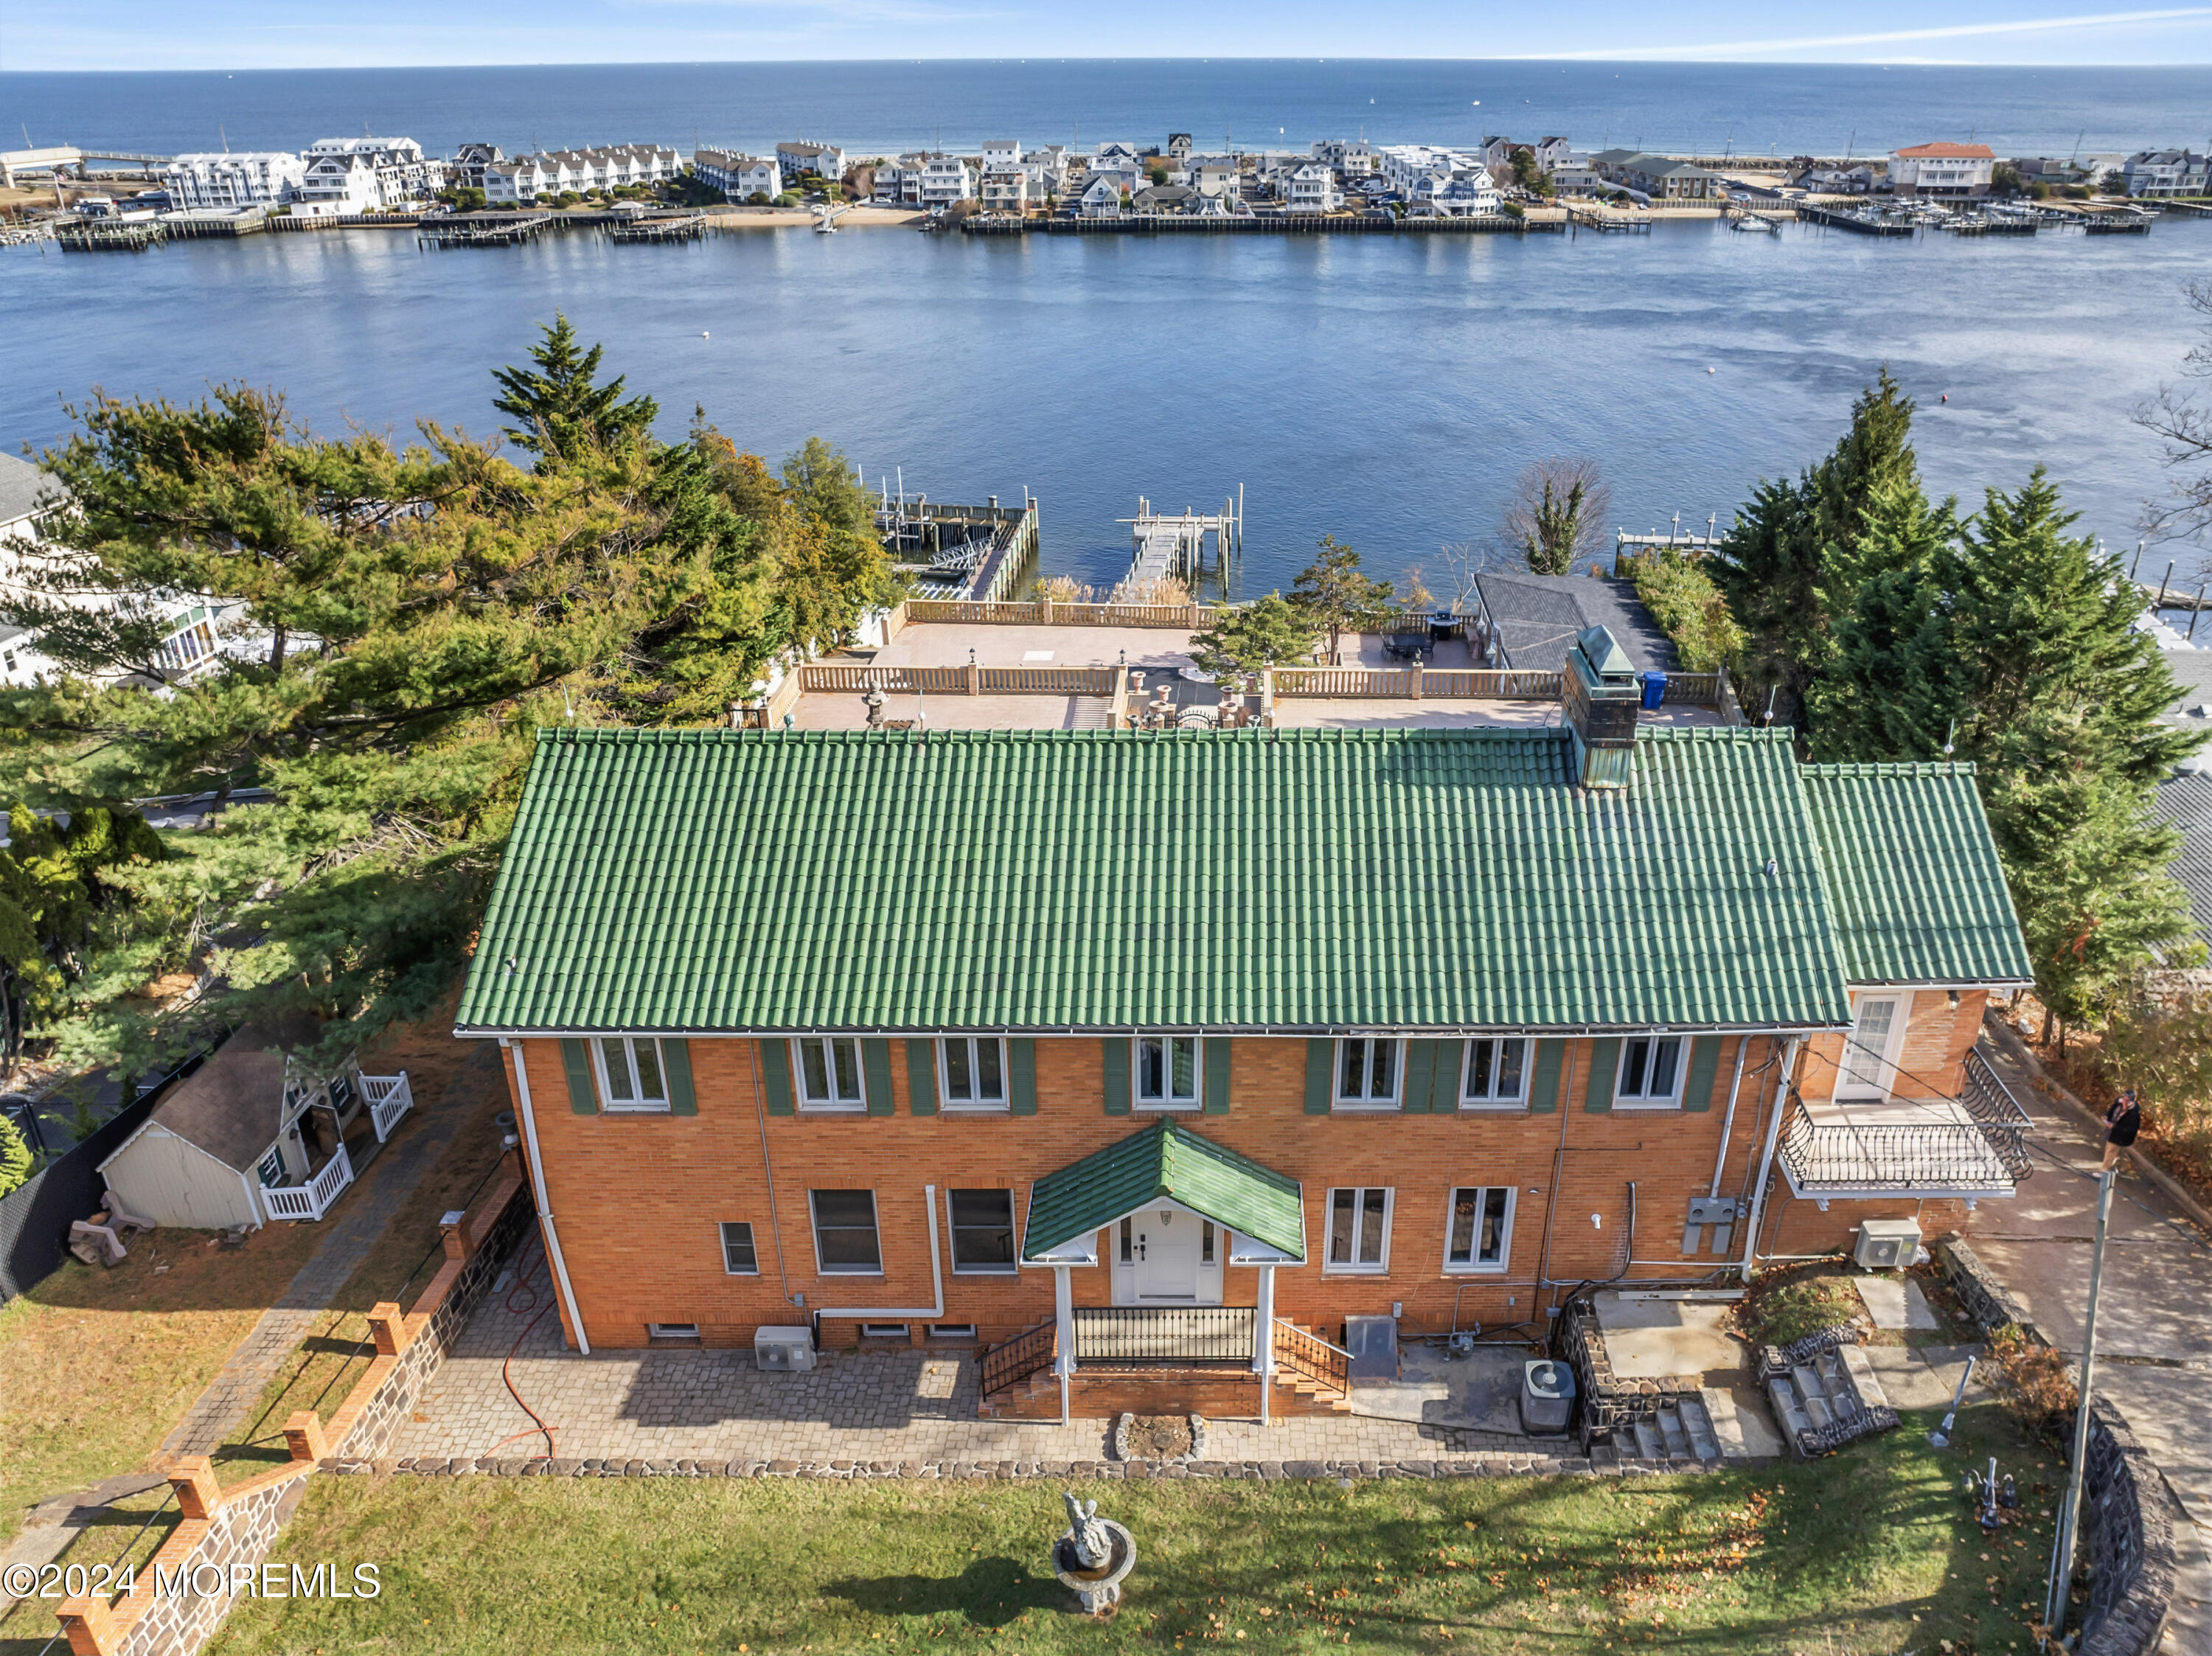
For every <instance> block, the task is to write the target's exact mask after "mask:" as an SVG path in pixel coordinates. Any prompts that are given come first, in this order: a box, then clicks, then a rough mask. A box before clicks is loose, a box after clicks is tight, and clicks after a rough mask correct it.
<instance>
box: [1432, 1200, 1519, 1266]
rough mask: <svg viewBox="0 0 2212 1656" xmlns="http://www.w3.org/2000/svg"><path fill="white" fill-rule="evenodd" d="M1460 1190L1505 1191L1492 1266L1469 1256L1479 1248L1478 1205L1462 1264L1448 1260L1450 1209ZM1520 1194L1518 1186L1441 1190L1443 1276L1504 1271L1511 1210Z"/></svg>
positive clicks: (1510, 1234) (1509, 1261)
mask: <svg viewBox="0 0 2212 1656" xmlns="http://www.w3.org/2000/svg"><path fill="white" fill-rule="evenodd" d="M1463 1190H1472V1191H1483V1192H1488V1191H1493V1190H1502V1191H1504V1192H1505V1225H1504V1238H1503V1241H1502V1243H1501V1246H1500V1247H1499V1249H1498V1262H1497V1263H1496V1264H1495V1265H1492V1264H1489V1263H1486V1262H1485V1261H1483V1260H1481V1259H1477V1258H1474V1257H1472V1256H1473V1255H1474V1254H1475V1253H1478V1252H1479V1251H1480V1248H1481V1247H1482V1210H1481V1208H1480V1206H1478V1207H1477V1208H1476V1210H1475V1216H1474V1234H1472V1235H1470V1236H1469V1237H1468V1253H1469V1255H1470V1257H1469V1258H1468V1260H1467V1261H1466V1262H1465V1263H1464V1264H1457V1265H1455V1264H1454V1263H1453V1261H1452V1256H1451V1249H1452V1219H1453V1210H1454V1208H1455V1206H1456V1204H1457V1202H1458V1198H1459V1193H1460V1192H1462V1191H1463ZM1520 1196H1521V1192H1520V1188H1519V1186H1514V1185H1454V1186H1451V1188H1450V1189H1449V1190H1447V1191H1446V1192H1444V1248H1443V1256H1444V1266H1443V1269H1444V1275H1445V1276H1447V1277H1502V1276H1504V1274H1505V1271H1506V1269H1507V1267H1508V1266H1509V1265H1511V1264H1512V1261H1513V1215H1514V1210H1515V1209H1516V1207H1517V1206H1518V1205H1519V1202H1520Z"/></svg>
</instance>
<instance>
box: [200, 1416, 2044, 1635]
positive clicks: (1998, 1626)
mask: <svg viewBox="0 0 2212 1656" xmlns="http://www.w3.org/2000/svg"><path fill="white" fill-rule="evenodd" d="M1935 1419H1936V1415H1935V1414H1934V1413H1932V1412H1931V1413H1928V1414H1924V1415H1916V1416H1907V1418H1906V1421H1905V1427H1904V1429H1902V1430H1899V1431H1897V1432H1893V1433H1888V1434H1886V1435H1882V1436H1881V1437H1878V1438H1875V1439H1870V1440H1867V1441H1862V1442H1861V1443H1858V1444H1856V1445H1853V1446H1852V1447H1850V1448H1849V1449H1848V1450H1846V1451H1845V1452H1844V1453H1841V1454H1839V1455H1837V1456H1835V1457H1832V1458H1831V1459H1826V1460H1822V1461H1819V1462H1815V1463H1813V1464H1811V1465H1789V1466H1784V1467H1779V1468H1772V1469H1767V1470H1764V1471H1742V1472H1726V1473H1719V1474H1711V1475H1704V1476H1696V1477H1652V1478H1638V1479H1634V1480H1625V1481H1615V1480H1613V1479H1609V1478H1555V1479H1549V1480H1534V1479H1449V1480H1438V1481H1435V1482H1429V1481H1423V1480H1413V1479H1407V1480H1393V1481H1389V1482H1385V1483H1357V1484H1355V1485H1353V1486H1352V1487H1351V1488H1349V1489H1345V1488H1340V1486H1338V1485H1337V1484H1334V1483H1265V1484H1258V1483H1215V1482H1212V1481H1201V1480H1188V1481H1185V1480H1176V1481H1172V1482H1169V1481H1160V1482H1151V1481H1146V1482H1141V1483H1097V1482H1090V1483H1085V1486H1084V1489H1083V1493H1084V1494H1085V1495H1096V1496H1097V1498H1098V1501H1099V1505H1100V1508H1101V1510H1102V1511H1103V1513H1106V1514H1107V1515H1108V1516H1110V1517H1113V1518H1115V1519H1118V1520H1121V1521H1122V1522H1124V1523H1126V1524H1127V1525H1128V1526H1129V1527H1130V1528H1131V1530H1132V1531H1133V1532H1134V1534H1135V1536H1136V1538H1137V1545H1138V1551H1139V1556H1138V1562H1137V1568H1136V1571H1135V1574H1134V1575H1133V1577H1132V1578H1131V1581H1130V1583H1129V1586H1128V1590H1127V1598H1126V1599H1125V1601H1124V1604H1123V1607H1122V1611H1121V1616H1120V1617H1119V1618H1118V1619H1117V1620H1116V1621H1115V1623H1112V1624H1111V1625H1110V1626H1107V1627H1097V1626H1092V1625H1091V1624H1089V1623H1085V1621H1083V1620H1082V1619H1081V1618H1080V1617H1078V1616H1077V1615H1075V1614H1074V1613H1073V1611H1072V1609H1071V1608H1070V1605H1071V1604H1072V1600H1070V1599H1069V1598H1068V1597H1067V1596H1066V1593H1065V1592H1063V1590H1062V1589H1061V1588H1060V1586H1059V1585H1058V1584H1057V1583H1056V1582H1055V1581H1054V1580H1052V1578H1051V1576H1050V1574H1048V1571H1047V1569H1046V1568H1045V1564H1044V1557H1043V1555H1044V1551H1045V1549H1046V1547H1047V1545H1048V1542H1049V1539H1050V1538H1051V1537H1052V1536H1054V1535H1055V1534H1057V1533H1058V1532H1059V1531H1060V1529H1061V1528H1062V1527H1063V1526H1064V1524H1065V1518H1064V1515H1063V1513H1062V1511H1061V1507H1060V1494H1059V1490H1058V1489H1057V1487H1055V1486H1054V1485H1052V1484H1050V1483H969V1482H958V1483H921V1482H905V1481H887V1482H883V1483H812V1482H809V1483H798V1482H782V1481H777V1480H764V1481H761V1482H757V1483H754V1482H726V1481H723V1480H720V1479H700V1480H678V1479H654V1480H652V1481H641V1480H628V1479H625V1480H620V1481H601V1480H577V1479H539V1478H531V1479H517V1478H489V1477H477V1478H458V1479H453V1478H411V1477H391V1478H371V1477H318V1478H315V1479H313V1481H312V1484H311V1487H310V1489H309V1491H308V1495H307V1499H306V1501H305V1502H304V1503H303V1505H302V1506H301V1509H300V1512H299V1513H298V1515H297V1516H296V1517H295V1520H293V1522H292V1524H291V1526H290V1527H289V1529H288V1530H287V1531H286V1532H285V1534H284V1536H283V1539H282V1540H281V1541H280V1543H279V1544H278V1547H277V1550H276V1553H275V1554H274V1555H272V1556H273V1557H274V1558H275V1559H276V1560H277V1561H278V1562H284V1563H288V1564H289V1563H291V1562H299V1563H301V1564H303V1565H306V1566H307V1567H309V1568H312V1567H313V1565H314V1564H315V1563H317V1562H325V1561H327V1562H332V1563H334V1564H337V1565H338V1566H339V1567H340V1568H341V1571H342V1573H343V1572H349V1571H350V1569H351V1568H352V1566H353V1565H355V1564H356V1563H358V1562H374V1563H375V1564H377V1565H378V1566H379V1569H380V1577H381V1580H382V1584H383V1592H382V1593H381V1595H380V1597H378V1598H375V1599H373V1600H362V1599H356V1600H352V1601H350V1602H348V1601H331V1600H317V1599H307V1598H300V1599H290V1600H264V1601H258V1602H254V1601H241V1602H240V1604H239V1605H238V1607H237V1608H236V1609H235V1610H234V1611H233V1612H232V1614H231V1616H230V1618H229V1620H228V1623H226V1624H225V1626H224V1628H223V1629H222V1632H221V1633H220V1634H219V1635H217V1638H216V1641H215V1642H214V1643H213V1644H212V1645H211V1646H210V1656H262V1653H285V1656H293V1653H305V1652H308V1651H315V1650H325V1651H333V1652H334V1651H337V1650H341V1649H348V1650H356V1649H375V1650H380V1651H386V1652H409V1653H415V1652H420V1653H449V1652H450V1653H459V1652H475V1651H481V1650H484V1649H488V1648H500V1649H511V1650H529V1649H544V1650H586V1649H588V1650H592V1651H595V1652H616V1653H624V1652H675V1651H681V1652H692V1651H714V1652H732V1651H737V1652H747V1653H750V1652H763V1653H766V1652H790V1651H803V1650H812V1651H817V1652H830V1651H836V1652H851V1651H945V1650H951V1649H955V1648H958V1649H987V1650H997V1651H1006V1652H1024V1653H1030V1656H1053V1653H1060V1652H1074V1651H1083V1652H1095V1651H1102V1650H1162V1651H1166V1650H1173V1649H1176V1648H1178V1647H1184V1646H1188V1645H1194V1644H1196V1643H1199V1642H1201V1641H1206V1642H1217V1643H1227V1644H1237V1643H1239V1642H1240V1638H1239V1635H1242V1639H1241V1642H1242V1643H1243V1645H1244V1647H1247V1648H1262V1649H1273V1650H1292V1651H1318V1650H1322V1649H1338V1650H1341V1649H1344V1648H1346V1647H1351V1648H1352V1649H1356V1650H1366V1651H1376V1650H1384V1651H1394V1650H1421V1651H1474V1652H1480V1653H1486V1656H1487V1653H1506V1652H1528V1653H1539V1652H1544V1653H1549V1652H1556V1651H1559V1650H1563V1649H1572V1650H1577V1651H1584V1650H1588V1651H1598V1650H1607V1649H1613V1650H1631V1649H1644V1648H1665V1649H1668V1650H1672V1651H1693V1652H1709V1653H1713V1656H1723V1653H1727V1656H1738V1653H1762V1652H1771V1653H1784V1652H1802V1651H1813V1650H1818V1651H1820V1652H1822V1653H1832V1656H1845V1653H1869V1656H1870V1653H1877V1652H1879V1653H1893V1652H1895V1651H1898V1650H1900V1649H1905V1648H1908V1647H1916V1648H1919V1649H1922V1650H1924V1651H1929V1652H1932V1651H1934V1650H1935V1649H1936V1647H1937V1641H1938V1640H1949V1641H1952V1644H1953V1647H1954V1650H1960V1651H1971V1652H1977V1653H1997V1652H2004V1651H2008V1650H2012V1649H2022V1650H2024V1649H2026V1648H2027V1643H2028V1635H2027V1623H2028V1620H2029V1618H2030V1615H2031V1613H2032V1611H2033V1610H2034V1609H2036V1608H2039V1604H2040V1599H2041V1580H2040V1575H2041V1568H2042V1564H2043V1562H2044V1558H2045V1553H2046V1552H2047V1550H2048V1545H2049V1538H2050V1533H2051V1520H2050V1516H2049V1513H2050V1508H2051V1501H2052V1500H2053V1498H2054V1494H2055V1486H2056V1483H2057V1479H2058V1477H2059V1473H2058V1468H2057V1459H2056V1457H2055V1456H2053V1455H2052V1454H2051V1453H2050V1452H2049V1451H2047V1450H2045V1449H2042V1448H2040V1447H2038V1446H2033V1445H2030V1444H2028V1443H2027V1442H2026V1441H2024V1440H2023V1439H2021V1437H2020V1436H2019V1435H2017V1433H2016V1431H2015V1428H2014V1427H2013V1425H2012V1422H2010V1421H2009V1420H2008V1418H2007V1417H2006V1416H2005V1415H2004V1414H2003V1412H2002V1410H1998V1409H1996V1408H1994V1407H1991V1406H1989V1405H1979V1406H1977V1407H1974V1408H1972V1409H1969V1410H1966V1411H1965V1413H1964V1414H1963V1415H1962V1416H1961V1417H1960V1441H1959V1443H1958V1444H1957V1446H1956V1447H1954V1448H1953V1449H1951V1450H1949V1451H1947V1452H1943V1453H1938V1452H1936V1451H1935V1450H1933V1449H1931V1448H1930V1447H1929V1445H1928V1442H1927V1439H1926V1435H1925V1434H1926V1431H1927V1429H1928V1428H1929V1426H1930V1425H1932V1424H1933V1423H1934V1422H1935ZM1990 1453H1995V1454H1996V1455H1997V1456H1998V1457H1999V1459H2000V1462H2001V1465H2002V1467H2003V1469H2004V1470H2006V1471H2012V1472H2014V1473H2015V1476H2016V1477H2018V1478H2019V1480H2020V1483H2021V1489H2022V1493H2023V1495H2024V1496H2025V1497H2026V1500H2025V1502H2024V1506H2023V1509H2022V1513H2021V1518H2022V1521H2021V1523H2020V1524H2018V1525H2016V1526H2010V1527H2008V1529H2007V1530H2005V1531H2004V1532H2002V1534H2001V1535H1999V1536H1997V1537H1985V1536H1984V1535H1982V1534H1981V1533H1980V1532H1979V1531H1978V1529H1977V1528H1976V1527H1975V1525H1974V1522H1973V1516H1972V1511H1971V1510H1970V1508H1969V1506H1968V1504H1967V1501H1966V1498H1965V1497H1964V1495H1962V1494H1961V1493H1960V1473H1961V1471H1962V1470H1963V1469H1964V1468H1965V1467H1966V1466H1967V1465H1971V1464H1978V1461H1979V1459H1980V1458H1982V1457H1984V1456H1986V1455H1988V1454H1990Z"/></svg>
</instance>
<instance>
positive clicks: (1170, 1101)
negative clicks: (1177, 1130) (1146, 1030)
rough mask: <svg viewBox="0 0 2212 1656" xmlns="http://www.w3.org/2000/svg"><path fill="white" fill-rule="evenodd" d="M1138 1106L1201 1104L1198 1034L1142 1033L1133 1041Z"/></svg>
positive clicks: (1177, 1107) (1193, 1106)
mask: <svg viewBox="0 0 2212 1656" xmlns="http://www.w3.org/2000/svg"><path fill="white" fill-rule="evenodd" d="M1131 1044H1132V1046H1133V1047H1134V1051H1133V1052H1132V1054H1131V1061H1132V1063H1133V1065H1135V1068H1136V1076H1137V1107H1139V1109H1146V1110H1194V1109H1196V1108H1197V1107H1198V1075H1199V1070H1198V1037H1197V1036H1196V1035H1139V1036H1138V1037H1137V1038H1136V1040H1134V1041H1133V1043H1131Z"/></svg>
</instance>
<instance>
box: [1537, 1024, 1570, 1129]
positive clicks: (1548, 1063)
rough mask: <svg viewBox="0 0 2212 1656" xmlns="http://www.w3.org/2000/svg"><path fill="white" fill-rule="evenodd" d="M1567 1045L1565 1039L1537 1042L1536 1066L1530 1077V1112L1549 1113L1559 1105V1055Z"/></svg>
mask: <svg viewBox="0 0 2212 1656" xmlns="http://www.w3.org/2000/svg"><path fill="white" fill-rule="evenodd" d="M1566 1046H1567V1043H1566V1042H1565V1041H1564V1040H1540V1041H1538V1042H1537V1043H1536V1067H1535V1069H1534V1071H1531V1072H1530V1073H1529V1077H1528V1113H1529V1114H1531V1115H1549V1114H1550V1113H1552V1112H1553V1110H1556V1109H1558V1108H1559V1055H1560V1054H1561V1053H1562V1052H1565V1050H1566Z"/></svg>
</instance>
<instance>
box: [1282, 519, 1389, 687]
mask: <svg viewBox="0 0 2212 1656" xmlns="http://www.w3.org/2000/svg"><path fill="white" fill-rule="evenodd" d="M1291 603H1292V604H1295V605H1296V606H1297V608H1298V610H1301V611H1302V612H1303V613H1304V616H1305V617H1306V619H1307V620H1308V621H1310V622H1312V623H1313V624H1314V626H1316V628H1320V629H1321V630H1322V631H1323V632H1326V633H1327V634H1328V658H1329V660H1330V661H1331V662H1334V663H1341V662H1342V660H1343V658H1344V652H1343V647H1342V646H1343V640H1344V634H1346V633H1347V632H1356V631H1358V630H1359V629H1360V628H1363V627H1364V626H1366V625H1369V624H1370V623H1372V622H1375V621H1376V620H1377V619H1379V618H1380V617H1381V616H1383V615H1385V614H1387V613H1388V612H1389V608H1390V583H1389V581H1386V580H1376V579H1374V578H1373V577H1372V576H1370V575H1365V574H1362V573H1360V569H1359V554H1358V553H1357V552H1355V551H1353V550H1352V549H1351V548H1350V547H1348V546H1346V545H1345V544H1344V543H1342V542H1341V541H1340V540H1338V539H1337V538H1336V537H1335V536H1334V535H1324V536H1322V537H1321V555H1320V556H1319V557H1317V558H1316V559H1315V560H1314V561H1312V562H1311V563H1310V564H1308V565H1307V566H1306V567H1304V569H1302V570H1300V571H1299V572H1298V577H1297V579H1296V580H1294V581H1292V582H1291Z"/></svg>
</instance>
